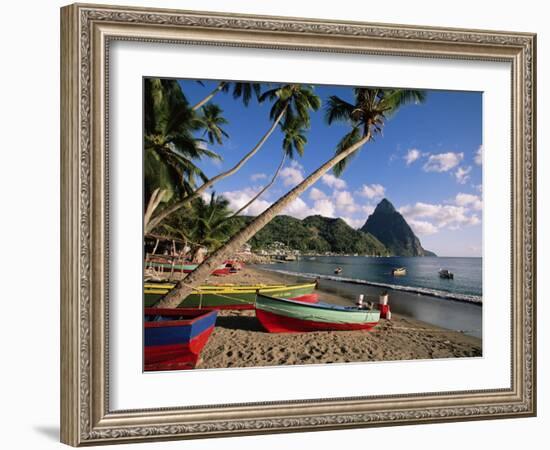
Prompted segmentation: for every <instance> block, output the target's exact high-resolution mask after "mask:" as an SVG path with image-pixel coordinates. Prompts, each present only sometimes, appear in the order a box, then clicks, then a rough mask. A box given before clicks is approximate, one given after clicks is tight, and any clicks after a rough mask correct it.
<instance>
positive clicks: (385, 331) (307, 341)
mask: <svg viewBox="0 0 550 450" xmlns="http://www.w3.org/2000/svg"><path fill="white" fill-rule="evenodd" d="M302 280H304V279H303V278H299V277H291V276H288V275H281V274H278V273H274V272H268V271H265V270H260V269H256V268H251V267H247V268H245V269H244V270H242V271H241V272H239V273H238V274H235V275H232V276H230V277H227V278H218V277H211V279H210V280H209V282H210V283H212V284H221V283H235V284H237V283H243V284H251V283H281V282H287V283H288V282H292V281H302ZM318 292H319V294H320V297H321V299H322V300H323V301H326V302H330V303H335V304H352V303H353V300H352V299H351V298H346V297H345V296H342V295H337V294H335V293H334V292H328V291H327V292H325V291H323V290H322V289H321V290H319V291H318ZM390 297H391V293H390ZM443 301H445V300H443ZM390 304H391V301H390ZM481 355H482V345H481V340H480V339H478V338H476V337H473V336H468V335H466V334H464V333H462V332H458V331H452V330H446V329H444V328H439V327H436V326H434V325H431V324H428V323H424V322H421V321H419V320H416V319H412V318H409V317H407V316H404V315H399V314H395V313H394V314H392V319H391V320H385V319H381V320H380V323H379V324H378V325H377V326H376V327H375V328H374V329H373V330H372V331H369V332H364V331H334V332H314V333H297V334H295V333H292V334H273V333H267V332H265V331H264V330H263V329H262V327H261V325H260V323H259V322H258V321H257V319H256V317H255V315H254V311H221V312H220V313H219V315H218V319H217V321H216V328H215V329H214V331H213V333H212V336H211V337H210V340H209V341H208V343H207V345H206V346H205V348H204V350H203V351H202V354H201V356H202V361H201V363H200V364H199V366H198V367H197V368H201V369H207V368H225V367H258V366H276V365H295V364H320V363H343V362H361V361H389V360H412V359H434V358H456V357H479V356H481Z"/></svg>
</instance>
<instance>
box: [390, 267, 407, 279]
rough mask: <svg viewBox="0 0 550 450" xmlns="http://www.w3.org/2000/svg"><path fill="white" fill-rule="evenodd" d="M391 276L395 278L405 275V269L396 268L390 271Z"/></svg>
mask: <svg viewBox="0 0 550 450" xmlns="http://www.w3.org/2000/svg"><path fill="white" fill-rule="evenodd" d="M391 274H392V275H393V276H394V277H395V276H400V275H407V269H406V268H405V267H396V268H395V269H392V270H391Z"/></svg>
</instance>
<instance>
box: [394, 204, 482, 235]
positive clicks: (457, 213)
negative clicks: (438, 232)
mask: <svg viewBox="0 0 550 450" xmlns="http://www.w3.org/2000/svg"><path fill="white" fill-rule="evenodd" d="M399 212H400V213H401V214H403V216H405V218H406V219H407V221H413V220H418V219H424V220H425V219H429V220H430V221H431V223H432V224H433V225H435V226H436V227H437V228H446V227H447V228H450V229H458V228H460V227H461V226H463V225H464V226H465V225H477V224H478V223H480V220H479V218H478V217H477V216H476V215H470V210H469V208H467V207H465V206H457V205H439V204H431V203H423V202H417V203H416V204H414V205H406V206H403V207H402V208H399Z"/></svg>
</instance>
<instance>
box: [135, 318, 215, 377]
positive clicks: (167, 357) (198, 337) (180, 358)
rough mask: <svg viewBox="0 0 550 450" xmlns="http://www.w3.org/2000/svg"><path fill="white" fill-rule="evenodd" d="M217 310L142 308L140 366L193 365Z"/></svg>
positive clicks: (169, 367) (183, 367) (149, 368)
mask: <svg viewBox="0 0 550 450" xmlns="http://www.w3.org/2000/svg"><path fill="white" fill-rule="evenodd" d="M217 314H218V313H217V311H212V310H206V311H201V310H197V309H187V308H172V309H161V308H159V309H157V308H145V323H144V327H145V332H144V369H145V370H146V371H153V370H186V369H194V368H195V366H196V365H197V362H198V360H199V355H200V352H201V350H202V349H203V347H204V346H205V345H206V342H207V341H208V338H209V337H210V334H212V330H214V325H215V323H216V317H217Z"/></svg>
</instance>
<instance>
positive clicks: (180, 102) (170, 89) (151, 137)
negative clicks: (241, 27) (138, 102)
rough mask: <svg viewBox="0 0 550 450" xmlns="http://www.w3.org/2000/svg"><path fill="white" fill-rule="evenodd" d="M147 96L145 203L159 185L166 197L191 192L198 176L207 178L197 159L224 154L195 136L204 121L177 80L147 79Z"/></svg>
mask: <svg viewBox="0 0 550 450" xmlns="http://www.w3.org/2000/svg"><path fill="white" fill-rule="evenodd" d="M144 97H145V121H144V179H145V203H148V199H150V198H151V195H152V194H153V192H155V190H156V189H159V190H160V191H162V192H163V195H162V196H161V197H162V201H168V200H170V199H171V198H172V197H173V196H174V195H175V196H183V195H188V194H189V193H192V192H193V191H194V190H195V188H196V181H197V179H198V178H200V179H201V180H202V181H203V182H205V181H206V180H207V177H206V175H205V174H204V173H203V172H202V170H201V169H200V168H199V167H198V166H197V165H196V164H195V162H194V161H196V160H200V159H202V158H204V157H207V158H212V159H220V156H219V155H218V154H217V153H215V152H213V151H211V150H209V149H207V148H206V147H205V146H204V145H201V140H197V139H196V138H195V136H194V134H193V133H194V132H196V131H198V130H200V128H201V127H203V126H204V123H203V122H201V120H199V119H198V118H197V117H196V114H195V113H193V112H192V111H191V110H190V108H189V104H188V103H187V99H186V98H185V96H184V95H183V92H182V91H181V88H180V86H179V84H178V83H177V82H176V81H175V80H160V79H158V78H153V79H146V80H145V83H144Z"/></svg>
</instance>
